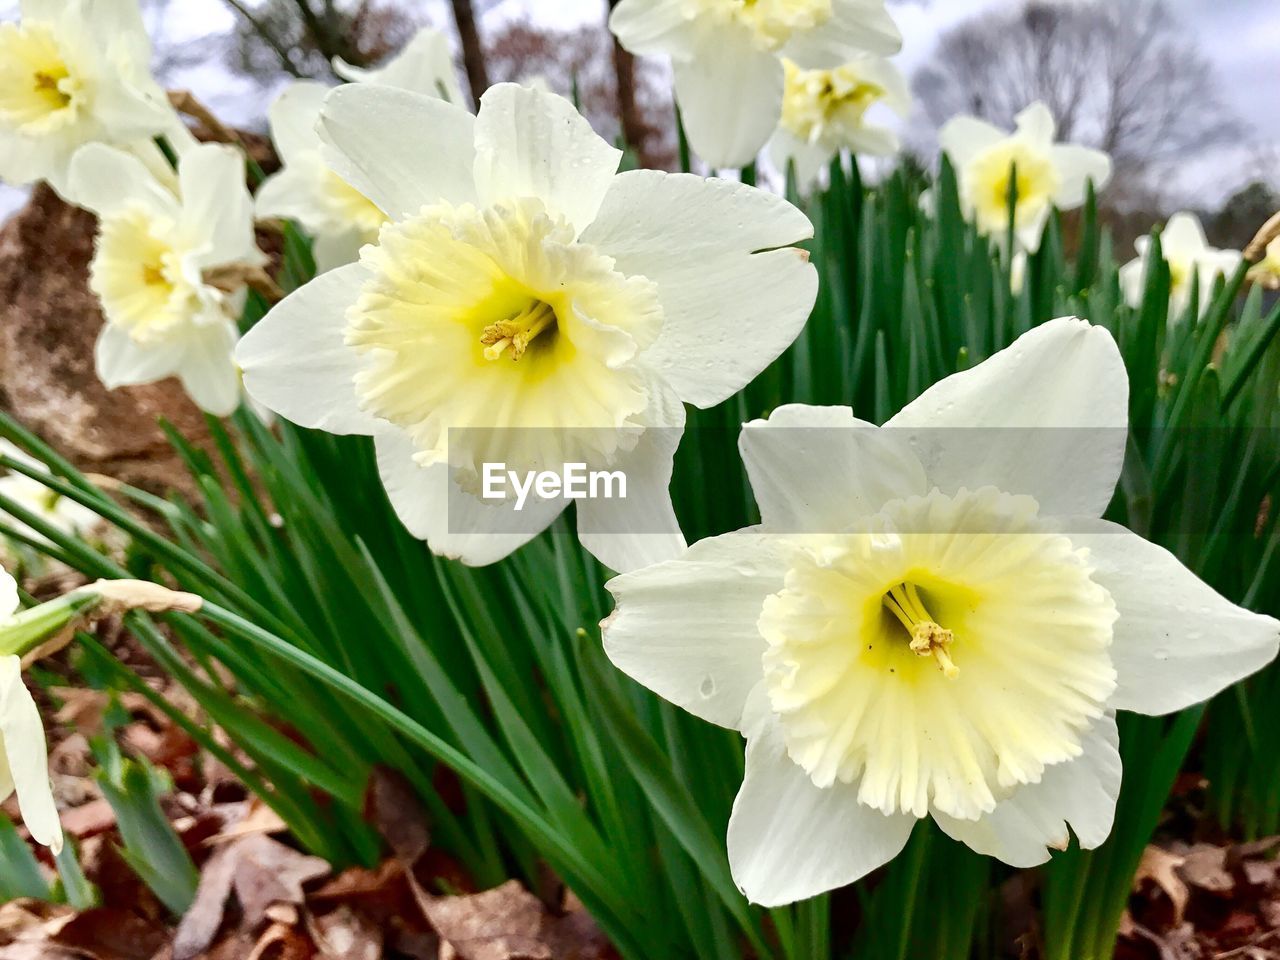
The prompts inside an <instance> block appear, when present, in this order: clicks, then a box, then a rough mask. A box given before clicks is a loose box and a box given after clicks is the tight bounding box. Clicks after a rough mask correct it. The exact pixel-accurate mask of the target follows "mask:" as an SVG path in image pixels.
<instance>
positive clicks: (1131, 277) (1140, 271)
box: [1120, 257, 1147, 310]
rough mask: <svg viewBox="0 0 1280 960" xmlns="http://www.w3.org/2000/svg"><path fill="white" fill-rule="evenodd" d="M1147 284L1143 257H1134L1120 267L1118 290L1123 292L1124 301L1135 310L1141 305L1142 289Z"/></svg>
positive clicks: (1145, 265) (1145, 263) (1145, 264)
mask: <svg viewBox="0 0 1280 960" xmlns="http://www.w3.org/2000/svg"><path fill="white" fill-rule="evenodd" d="M1146 284H1147V262H1146V258H1145V257H1134V258H1133V259H1132V260H1130V261H1129V262H1128V263H1126V264H1125V265H1124V266H1123V267H1121V268H1120V291H1121V292H1122V293H1123V294H1124V302H1125V303H1127V304H1128V305H1129V306H1131V307H1133V308H1134V309H1135V310H1136V309H1138V307H1140V306H1142V291H1143V289H1144V288H1145V287H1146Z"/></svg>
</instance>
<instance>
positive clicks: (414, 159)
mask: <svg viewBox="0 0 1280 960" xmlns="http://www.w3.org/2000/svg"><path fill="white" fill-rule="evenodd" d="M320 137H321V139H322V140H324V142H325V147H324V151H323V152H324V156H325V162H327V163H328V164H329V166H331V167H332V168H333V169H334V171H335V172H336V173H337V174H338V176H340V177H342V179H343V180H345V181H347V183H349V184H351V185H352V186H353V187H355V188H356V189H357V190H359V191H360V192H361V193H363V194H364V195H365V196H366V197H368V198H369V199H370V200H372V201H373V202H374V203H375V204H377V205H378V207H379V208H380V209H381V210H382V212H383V213H385V214H386V215H387V216H389V217H391V218H392V219H393V220H403V219H405V218H406V217H411V216H414V215H415V214H417V213H418V211H419V210H421V209H422V207H423V206H424V205H426V204H431V203H439V202H440V201H441V200H447V201H449V202H450V203H468V202H474V201H475V199H476V191H475V180H474V178H473V176H472V167H473V165H474V162H475V118H474V117H473V116H471V114H469V113H468V112H467V111H466V110H464V109H462V108H461V107H458V106H454V105H453V104H449V103H446V102H445V101H443V100H441V99H439V98H437V97H427V96H423V95H422V94H420V93H412V92H410V91H408V90H397V89H395V88H393V87H383V86H371V85H369V84H359V83H353V84H348V85H346V86H343V87H338V88H337V89H336V90H334V91H332V92H331V93H330V94H329V95H328V96H327V97H326V98H325V101H324V107H323V108H322V109H321V111H320Z"/></svg>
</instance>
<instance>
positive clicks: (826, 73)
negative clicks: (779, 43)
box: [769, 57, 911, 189]
mask: <svg viewBox="0 0 1280 960" xmlns="http://www.w3.org/2000/svg"><path fill="white" fill-rule="evenodd" d="M782 65H783V69H784V71H785V79H786V87H785V89H784V93H783V97H782V119H781V121H780V122H779V124H778V129H777V130H776V131H775V132H774V135H773V138H772V139H771V140H770V141H769V156H770V158H771V159H772V160H773V162H774V164H775V165H776V166H777V167H778V169H779V170H782V171H785V170H786V169H787V164H788V163H792V164H794V165H795V172H796V180H797V182H798V183H799V184H800V186H801V188H802V189H807V188H808V187H809V186H811V185H812V184H813V183H814V182H815V181H816V180H817V178H818V175H819V173H821V171H822V170H824V169H825V168H826V166H827V165H828V164H829V163H830V162H831V159H832V157H834V156H835V155H836V154H837V153H839V152H840V151H841V150H851V151H853V152H855V153H861V154H866V155H868V156H891V155H893V154H895V153H897V152H898V138H897V135H895V134H894V132H893V131H892V130H890V129H889V128H887V127H884V126H880V125H878V124H876V123H873V122H871V121H869V120H868V117H867V112H868V111H869V110H872V109H873V108H874V107H875V106H876V105H877V104H883V105H884V106H885V107H887V108H889V109H890V110H892V111H894V112H895V113H897V114H898V115H899V116H900V117H902V118H904V119H905V118H906V116H907V115H908V114H909V113H910V112H911V91H910V89H909V88H908V87H907V80H906V78H905V77H904V76H903V75H902V72H901V71H900V70H899V69H898V68H897V67H895V66H894V65H893V64H892V63H890V62H889V61H888V60H883V59H880V58H877V57H865V58H862V59H859V60H853V61H850V62H849V63H845V64H841V65H840V66H838V67H833V68H832V69H829V70H821V69H819V70H805V69H803V68H802V67H798V66H796V64H795V63H793V62H792V61H791V60H784V61H783V64H782Z"/></svg>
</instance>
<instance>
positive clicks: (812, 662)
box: [759, 488, 1116, 819]
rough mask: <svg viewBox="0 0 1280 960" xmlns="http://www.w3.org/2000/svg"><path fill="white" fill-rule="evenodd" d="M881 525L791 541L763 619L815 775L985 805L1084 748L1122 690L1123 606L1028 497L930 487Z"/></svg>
mask: <svg viewBox="0 0 1280 960" xmlns="http://www.w3.org/2000/svg"><path fill="white" fill-rule="evenodd" d="M874 526H875V527H876V529H877V530H878V531H879V532H867V533H849V534H841V535H830V536H815V537H805V538H797V540H796V541H795V553H794V556H793V559H792V563H791V566H790V569H789V571H788V573H787V576H786V582H785V586H784V589H782V590H781V591H780V592H779V593H776V594H774V595H773V596H771V597H769V598H768V599H767V600H766V601H765V604H764V607H763V610H762V612H761V616H760V621H759V627H760V631H761V634H762V635H763V636H764V638H765V640H766V642H767V649H766V652H765V655H764V669H765V685H766V688H767V690H768V694H769V699H770V703H771V705H772V707H773V709H774V711H775V712H776V714H777V715H778V716H779V718H780V721H781V723H782V728H783V731H784V734H785V736H786V740H787V747H788V751H789V753H790V755H791V758H792V759H793V760H794V761H795V762H796V763H797V764H799V765H800V766H801V767H803V768H804V770H805V771H806V772H807V773H808V774H809V776H810V777H811V778H812V779H813V781H814V783H815V784H816V785H818V786H819V787H827V786H830V785H832V784H833V783H835V782H836V781H841V782H843V783H850V784H857V785H858V798H859V800H860V801H861V802H862V803H865V804H867V805H868V806H871V807H874V808H876V809H878V810H881V811H883V812H884V813H886V814H892V813H896V812H900V811H901V812H908V813H912V814H914V815H915V816H925V815H926V814H927V813H928V811H929V810H931V809H932V810H937V811H940V812H942V813H945V814H948V815H950V816H953V817H958V818H961V819H976V818H978V817H979V816H981V815H982V814H983V813H986V812H989V811H991V810H992V809H993V808H994V807H995V804H996V803H997V802H998V801H999V800H1000V799H1002V798H1004V797H1006V796H1008V795H1009V794H1010V793H1011V792H1012V791H1013V790H1014V789H1015V788H1016V787H1017V786H1018V785H1019V784H1025V783H1034V782H1037V781H1038V780H1039V779H1040V777H1041V776H1042V775H1043V772H1044V769H1045V767H1047V766H1049V765H1050V764H1054V763H1063V762H1066V761H1068V760H1070V759H1072V758H1074V757H1076V756H1078V755H1079V754H1080V751H1081V736H1082V734H1083V733H1084V732H1085V731H1086V730H1087V729H1088V728H1089V727H1090V725H1091V724H1092V723H1093V722H1094V721H1095V720H1096V719H1097V718H1098V717H1100V716H1101V715H1102V712H1103V705H1104V704H1105V702H1106V700H1107V698H1108V697H1109V696H1110V694H1111V692H1112V690H1113V689H1114V688H1115V671H1114V670H1113V668H1112V665H1111V659H1110V655H1109V646H1110V643H1111V634H1112V625H1113V623H1114V622H1115V619H1116V610H1115V605H1114V603H1113V601H1112V600H1111V596H1110V594H1108V593H1107V591H1106V590H1105V589H1103V588H1102V587H1100V586H1099V585H1098V584H1096V583H1095V582H1094V581H1093V580H1092V578H1091V568H1090V566H1089V563H1088V557H1087V554H1086V552H1085V551H1080V550H1076V549H1074V548H1073V547H1072V545H1071V543H1070V541H1069V540H1068V539H1067V538H1066V537H1064V536H1062V535H1060V534H1057V533H1054V532H1051V531H1048V530H1046V529H1045V528H1044V527H1043V525H1042V524H1041V523H1040V521H1039V520H1038V518H1037V507H1036V504H1035V501H1034V500H1032V499H1031V498H1029V497H1020V496H1013V495H1010V494H1004V493H1000V492H998V491H996V490H994V489H993V488H984V489H982V490H978V491H974V492H969V491H965V490H962V491H960V492H959V493H958V494H956V495H955V496H954V497H950V496H945V495H943V494H941V493H939V492H937V491H934V492H933V493H932V494H930V495H929V496H927V497H915V498H912V499H909V500H903V501H896V502H894V503H891V504H889V505H888V506H886V507H885V509H884V511H883V512H882V513H881V514H880V515H879V517H878V518H876V523H875V524H874Z"/></svg>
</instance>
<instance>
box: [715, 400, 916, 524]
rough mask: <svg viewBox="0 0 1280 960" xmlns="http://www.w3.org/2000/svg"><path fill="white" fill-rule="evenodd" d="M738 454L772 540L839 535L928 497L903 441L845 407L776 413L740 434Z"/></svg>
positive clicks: (786, 409)
mask: <svg viewBox="0 0 1280 960" xmlns="http://www.w3.org/2000/svg"><path fill="white" fill-rule="evenodd" d="M738 450H739V451H740V452H741V454H742V462H743V463H744V464H745V465H746V468H747V475H748V476H749V477H750V478H751V491H752V493H754V494H755V498H756V503H757V504H758V505H759V507H760V516H761V518H762V519H763V521H764V526H765V527H767V528H768V529H769V530H771V531H773V532H777V533H797V532H804V533H837V532H840V531H842V530H847V529H849V528H850V526H851V525H852V524H853V523H854V522H855V521H857V520H859V519H861V518H863V517H869V516H871V515H872V514H874V513H877V512H879V510H880V509H881V508H882V507H883V506H884V505H885V504H886V503H888V502H889V501H890V500H896V499H900V498H904V497H910V496H923V495H924V494H926V493H928V492H929V488H928V486H927V484H926V482H925V473H924V468H923V467H922V466H921V465H920V461H919V460H918V459H916V456H915V454H914V453H912V451H911V447H910V444H909V443H908V442H907V438H906V437H905V436H901V435H898V434H895V433H894V432H893V431H890V430H880V429H879V428H877V427H876V426H875V425H874V424H870V423H866V422H865V421H862V420H857V419H855V418H854V416H853V411H852V410H850V409H849V408H848V407H810V406H806V405H804V404H798V403H797V404H788V405H787V406H783V407H779V408H778V409H777V410H774V411H773V413H771V414H770V415H769V418H768V419H767V420H752V421H751V422H750V423H748V424H746V425H745V426H744V427H743V429H742V435H741V436H740V437H739V439H738Z"/></svg>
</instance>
